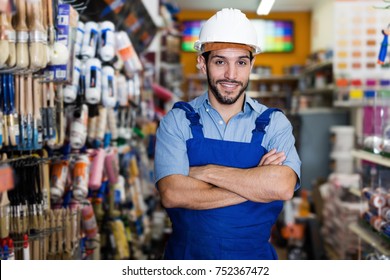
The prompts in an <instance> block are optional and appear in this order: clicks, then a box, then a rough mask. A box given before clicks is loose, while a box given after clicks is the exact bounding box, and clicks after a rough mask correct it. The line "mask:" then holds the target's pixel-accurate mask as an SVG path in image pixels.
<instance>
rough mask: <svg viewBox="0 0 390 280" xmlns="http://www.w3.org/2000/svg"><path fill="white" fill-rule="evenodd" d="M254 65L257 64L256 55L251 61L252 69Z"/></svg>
mask: <svg viewBox="0 0 390 280" xmlns="http://www.w3.org/2000/svg"><path fill="white" fill-rule="evenodd" d="M253 65H255V57H253V58H252V61H251V71H252V69H253Z"/></svg>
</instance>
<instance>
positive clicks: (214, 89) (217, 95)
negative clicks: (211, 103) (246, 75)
mask: <svg viewBox="0 0 390 280" xmlns="http://www.w3.org/2000/svg"><path fill="white" fill-rule="evenodd" d="M207 81H208V84H209V89H210V90H211V92H212V94H213V95H214V97H215V98H216V99H217V101H218V102H219V103H220V104H225V105H229V104H234V103H235V102H236V101H237V100H238V99H239V98H240V96H241V95H242V94H243V93H244V92H245V90H246V89H247V88H248V85H249V80H248V81H247V82H246V84H245V85H244V84H243V83H242V82H238V81H235V80H227V79H225V80H217V81H216V82H215V85H214V84H212V82H211V80H210V75H207ZM224 82H226V83H234V84H237V85H240V86H241V87H242V88H241V90H240V92H239V93H238V95H237V96H236V97H229V96H223V95H222V94H221V92H220V91H219V90H218V88H217V86H216V85H217V84H218V83H224Z"/></svg>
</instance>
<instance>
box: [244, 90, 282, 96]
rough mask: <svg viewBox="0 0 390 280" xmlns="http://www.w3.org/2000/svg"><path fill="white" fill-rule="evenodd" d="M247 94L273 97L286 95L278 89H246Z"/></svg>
mask: <svg viewBox="0 0 390 280" xmlns="http://www.w3.org/2000/svg"><path fill="white" fill-rule="evenodd" d="M247 94H248V95H249V96H250V97H252V98H274V97H280V98H284V97H286V93H284V92H280V91H276V92H275V91H254V90H252V91H247Z"/></svg>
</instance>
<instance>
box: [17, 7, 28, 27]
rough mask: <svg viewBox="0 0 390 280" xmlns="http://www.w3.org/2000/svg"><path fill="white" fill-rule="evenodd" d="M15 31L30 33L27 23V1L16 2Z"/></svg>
mask: <svg viewBox="0 0 390 280" xmlns="http://www.w3.org/2000/svg"><path fill="white" fill-rule="evenodd" d="M15 30H16V31H28V28H27V23H26V1H25V0H16V15H15Z"/></svg>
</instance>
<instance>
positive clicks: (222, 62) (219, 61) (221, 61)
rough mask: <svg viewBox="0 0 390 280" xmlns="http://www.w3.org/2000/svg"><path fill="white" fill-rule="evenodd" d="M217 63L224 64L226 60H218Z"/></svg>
mask: <svg viewBox="0 0 390 280" xmlns="http://www.w3.org/2000/svg"><path fill="white" fill-rule="evenodd" d="M215 64H217V65H222V64H224V61H223V60H216V61H215Z"/></svg>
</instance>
